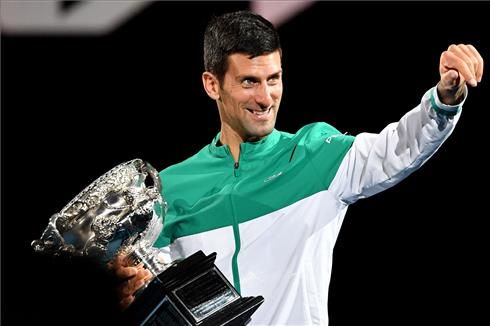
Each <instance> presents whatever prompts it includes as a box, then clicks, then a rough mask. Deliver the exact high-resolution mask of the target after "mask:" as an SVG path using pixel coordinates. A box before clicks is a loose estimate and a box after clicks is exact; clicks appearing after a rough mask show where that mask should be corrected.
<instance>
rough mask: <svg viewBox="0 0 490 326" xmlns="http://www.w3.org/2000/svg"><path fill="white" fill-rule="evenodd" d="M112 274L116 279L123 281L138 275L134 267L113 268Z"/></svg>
mask: <svg viewBox="0 0 490 326" xmlns="http://www.w3.org/2000/svg"><path fill="white" fill-rule="evenodd" d="M114 272H115V274H116V276H117V277H119V278H122V279H125V278H130V277H133V276H135V275H136V274H138V269H137V268H136V267H119V268H115V269H114Z"/></svg>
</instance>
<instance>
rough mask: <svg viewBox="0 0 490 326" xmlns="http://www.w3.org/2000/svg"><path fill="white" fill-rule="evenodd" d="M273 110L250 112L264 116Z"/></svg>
mask: <svg viewBox="0 0 490 326" xmlns="http://www.w3.org/2000/svg"><path fill="white" fill-rule="evenodd" d="M270 110H271V109H268V110H265V111H254V110H249V111H250V112H251V113H253V114H255V115H256V116H259V117H260V116H262V115H264V114H267V113H269V111H270Z"/></svg>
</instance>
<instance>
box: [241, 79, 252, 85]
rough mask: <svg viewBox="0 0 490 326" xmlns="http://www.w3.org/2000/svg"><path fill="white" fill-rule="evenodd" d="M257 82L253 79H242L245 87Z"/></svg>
mask: <svg viewBox="0 0 490 326" xmlns="http://www.w3.org/2000/svg"><path fill="white" fill-rule="evenodd" d="M254 84H255V82H254V81H253V80H251V79H244V80H243V81H242V85H243V86H245V87H252V86H253V85H254Z"/></svg>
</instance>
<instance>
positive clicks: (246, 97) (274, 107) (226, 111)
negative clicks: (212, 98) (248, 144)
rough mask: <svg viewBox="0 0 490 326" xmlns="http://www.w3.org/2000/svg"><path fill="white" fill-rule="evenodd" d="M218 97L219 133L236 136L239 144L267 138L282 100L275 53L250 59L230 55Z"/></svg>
mask: <svg viewBox="0 0 490 326" xmlns="http://www.w3.org/2000/svg"><path fill="white" fill-rule="evenodd" d="M219 95H220V96H219V100H218V108H219V111H220V117H221V125H222V132H233V133H236V134H237V135H238V136H239V137H241V139H242V141H255V140H259V139H260V138H262V137H265V136H267V135H268V134H270V133H271V132H272V130H273V129H274V125H275V123H276V117H277V112H278V110H279V104H280V102H281V97H282V69H281V57H280V54H279V51H276V52H273V53H270V54H267V55H261V56H258V57H254V58H252V59H250V58H249V55H246V54H240V53H236V54H232V55H230V56H229V57H228V70H227V71H226V74H225V76H224V79H223V84H222V85H221V87H220V89H219Z"/></svg>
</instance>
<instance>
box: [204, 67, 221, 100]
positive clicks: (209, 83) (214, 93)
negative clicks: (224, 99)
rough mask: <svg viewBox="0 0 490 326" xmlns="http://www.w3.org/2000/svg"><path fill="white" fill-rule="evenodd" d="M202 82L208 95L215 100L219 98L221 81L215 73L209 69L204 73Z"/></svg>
mask: <svg viewBox="0 0 490 326" xmlns="http://www.w3.org/2000/svg"><path fill="white" fill-rule="evenodd" d="M202 84H203V86H204V90H205V91H206V93H208V96H209V97H210V98H212V99H213V100H216V101H217V100H219V81H218V78H216V76H215V75H213V74H212V73H210V72H209V71H205V72H203V73H202Z"/></svg>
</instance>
